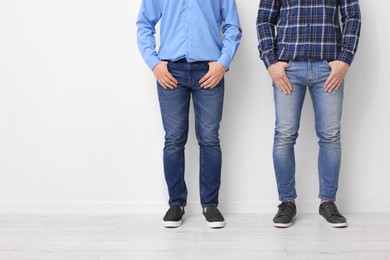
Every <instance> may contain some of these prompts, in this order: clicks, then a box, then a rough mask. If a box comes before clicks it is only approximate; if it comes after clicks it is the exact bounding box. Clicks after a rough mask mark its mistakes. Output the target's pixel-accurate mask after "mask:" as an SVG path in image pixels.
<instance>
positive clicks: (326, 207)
mask: <svg viewBox="0 0 390 260" xmlns="http://www.w3.org/2000/svg"><path fill="white" fill-rule="evenodd" d="M319 212H320V215H321V217H322V218H323V219H324V220H325V221H326V222H327V223H328V224H329V225H330V226H331V227H346V226H348V223H347V219H346V218H345V217H344V216H343V215H341V213H340V212H339V210H338V209H337V206H336V204H335V203H334V202H332V201H327V202H324V203H321V205H320V209H319Z"/></svg>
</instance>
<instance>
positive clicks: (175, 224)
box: [164, 220, 182, 228]
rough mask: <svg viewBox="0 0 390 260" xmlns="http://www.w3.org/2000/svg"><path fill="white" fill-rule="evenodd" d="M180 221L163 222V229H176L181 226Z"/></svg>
mask: <svg viewBox="0 0 390 260" xmlns="http://www.w3.org/2000/svg"><path fill="white" fill-rule="evenodd" d="M181 223H182V221H181V220H179V221H164V227H166V228H177V227H180V226H181Z"/></svg>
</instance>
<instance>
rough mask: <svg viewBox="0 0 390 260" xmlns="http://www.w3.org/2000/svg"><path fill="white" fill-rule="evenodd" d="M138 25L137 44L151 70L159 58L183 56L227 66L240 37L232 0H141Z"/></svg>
mask: <svg viewBox="0 0 390 260" xmlns="http://www.w3.org/2000/svg"><path fill="white" fill-rule="evenodd" d="M160 19H161V27H160V38H161V39H160V49H159V52H158V53H157V52H156V38H155V36H154V34H155V33H156V29H155V26H156V24H157V23H158V21H159V20H160ZM137 26H138V34H137V36H138V47H139V49H140V51H141V54H142V56H143V58H144V60H145V62H146V63H147V64H148V66H149V68H150V69H153V68H154V66H156V65H157V64H158V63H159V62H160V61H161V60H170V61H176V60H180V59H183V58H186V59H187V61H188V62H196V61H218V62H219V63H221V64H222V65H224V66H225V67H226V69H229V65H230V63H231V61H232V60H233V57H234V54H235V53H236V51H237V48H238V45H239V43H240V39H241V28H240V21H239V18H238V12H237V7H236V2H235V0H142V4H141V8H140V12H139V15H138V20H137ZM221 26H222V28H221ZM221 29H222V33H223V35H222V34H221Z"/></svg>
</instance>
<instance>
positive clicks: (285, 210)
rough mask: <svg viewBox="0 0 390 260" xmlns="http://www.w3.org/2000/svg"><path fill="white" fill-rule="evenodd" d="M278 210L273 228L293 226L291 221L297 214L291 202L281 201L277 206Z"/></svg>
mask: <svg viewBox="0 0 390 260" xmlns="http://www.w3.org/2000/svg"><path fill="white" fill-rule="evenodd" d="M278 208H279V210H278V213H276V215H275V217H274V219H273V222H274V227H279V228H287V227H290V226H291V225H292V224H293V219H294V217H295V215H296V214H297V207H296V206H295V203H293V202H291V201H283V202H282V203H280V204H279V206H278Z"/></svg>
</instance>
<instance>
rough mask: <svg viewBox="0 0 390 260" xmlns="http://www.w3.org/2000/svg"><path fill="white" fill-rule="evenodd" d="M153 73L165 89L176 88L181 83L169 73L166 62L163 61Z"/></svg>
mask: <svg viewBox="0 0 390 260" xmlns="http://www.w3.org/2000/svg"><path fill="white" fill-rule="evenodd" d="M153 73H154V75H155V77H156V79H157V81H158V83H159V84H160V85H161V87H163V88H164V89H173V88H176V87H177V84H178V83H179V82H178V81H177V80H176V78H175V77H173V75H172V74H171V73H170V72H169V71H168V67H167V62H165V61H162V62H160V63H159V64H157V65H156V66H155V67H154V69H153Z"/></svg>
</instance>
